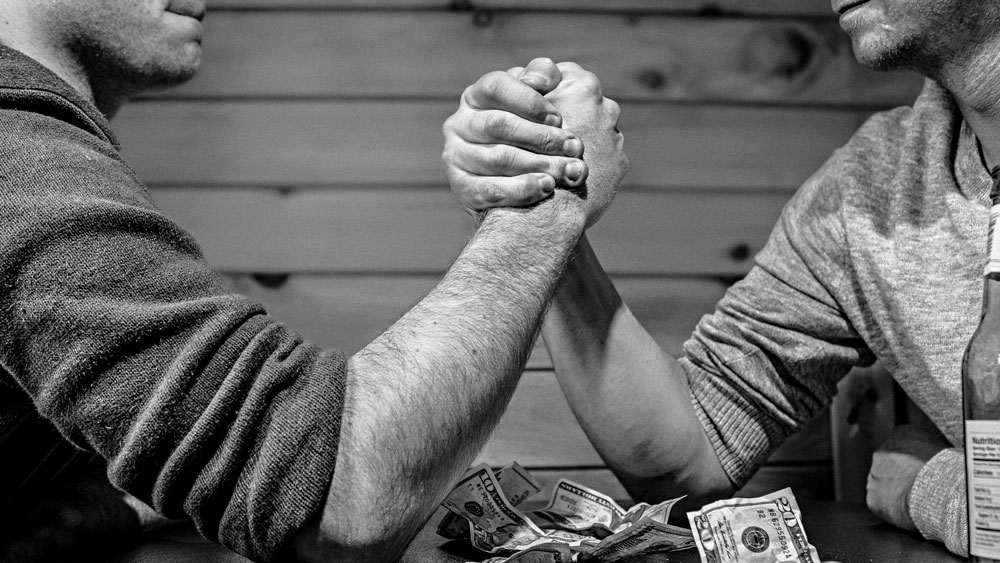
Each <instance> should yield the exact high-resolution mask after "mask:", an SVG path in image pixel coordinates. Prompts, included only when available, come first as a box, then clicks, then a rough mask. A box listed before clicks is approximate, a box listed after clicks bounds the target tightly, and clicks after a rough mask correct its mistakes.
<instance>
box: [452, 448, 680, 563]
mask: <svg viewBox="0 0 1000 563" xmlns="http://www.w3.org/2000/svg"><path fill="white" fill-rule="evenodd" d="M540 489H541V486H540V485H539V484H538V482H537V481H536V480H535V479H534V478H533V477H532V476H531V474H530V473H528V472H527V471H526V470H525V469H524V468H523V467H521V466H520V465H517V464H516V463H515V464H513V465H510V466H507V467H505V468H503V469H502V470H500V471H499V472H498V474H494V473H493V471H492V470H491V469H490V468H489V467H488V466H486V465H480V466H477V467H474V468H472V469H470V470H469V471H468V472H467V473H466V474H465V475H464V476H463V477H462V478H461V479H460V480H459V482H458V484H457V485H456V486H455V488H454V490H452V492H451V493H450V494H449V495H448V497H447V498H446V499H445V501H444V502H443V503H442V504H443V505H444V506H445V507H446V508H448V510H449V511H450V512H449V514H454V515H455V516H454V517H453V518H446V519H445V520H444V521H442V523H441V525H440V526H439V527H438V533H439V534H442V535H445V536H446V537H461V536H462V535H464V536H465V537H468V538H469V540H470V542H471V543H472V545H473V546H474V547H475V548H477V549H479V550H480V551H484V552H486V553H493V554H504V555H507V556H509V557H507V558H506V559H504V558H501V557H495V558H493V559H490V560H489V561H490V563H499V562H501V561H503V562H519V563H563V562H568V561H577V560H579V561H584V560H585V559H586V560H588V561H599V562H601V563H615V562H617V561H620V560H624V559H625V558H628V557H631V556H633V555H636V554H639V553H650V552H654V551H668V550H674V549H683V548H685V547H690V546H692V545H693V544H694V539H693V538H692V536H691V533H690V532H689V531H688V530H686V529H684V528H680V527H677V526H672V525H670V524H668V523H667V520H668V518H669V515H670V509H671V507H673V505H674V504H675V503H676V502H677V501H678V500H680V499H673V500H670V501H667V502H664V503H660V504H657V505H649V504H645V503H640V504H638V505H636V506H634V507H633V508H632V509H630V510H627V511H626V510H625V509H624V508H622V507H621V506H620V505H619V504H618V503H616V502H615V501H614V500H613V499H612V498H611V497H609V496H607V495H604V494H602V493H600V492H598V491H595V490H593V489H590V488H587V487H585V486H583V485H580V484H578V483H574V482H572V481H569V480H567V479H560V480H559V481H558V482H557V483H556V485H555V487H554V488H553V491H552V495H551V496H550V498H549V502H548V504H547V505H546V507H545V508H544V509H542V510H539V511H535V512H529V513H527V514H525V513H522V512H520V511H519V510H518V509H517V508H516V504H517V503H521V502H523V501H524V500H525V499H527V498H528V497H530V496H531V495H533V494H535V493H536V492H538V490H540ZM508 495H510V497H513V498H514V499H515V501H516V502H515V501H511V500H510V497H508ZM449 534H450V535H449ZM555 546H558V547H555ZM594 554H597V555H598V556H597V557H596V558H595V557H592V556H593V555H594Z"/></svg>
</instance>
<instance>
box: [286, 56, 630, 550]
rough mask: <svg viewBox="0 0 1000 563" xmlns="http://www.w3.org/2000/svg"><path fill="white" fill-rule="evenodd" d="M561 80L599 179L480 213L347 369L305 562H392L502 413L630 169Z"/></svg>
mask: <svg viewBox="0 0 1000 563" xmlns="http://www.w3.org/2000/svg"><path fill="white" fill-rule="evenodd" d="M573 70H574V69H570V74H571V75H572V76H571V79H570V80H566V81H563V82H562V83H561V84H560V85H559V86H558V87H557V88H556V89H555V92H554V94H555V96H554V98H555V99H557V100H559V101H560V102H562V103H566V104H569V105H571V106H573V107H574V108H575V109H576V110H577V111H578V112H579V113H580V114H582V115H586V116H587V117H588V119H589V120H590V126H589V128H588V131H587V134H588V135H589V136H590V137H591V138H592V139H593V141H594V145H595V146H598V145H599V146H602V147H603V149H604V150H605V151H606V155H605V157H606V158H605V160H606V164H607V166H606V168H605V170H604V171H603V173H604V178H605V181H604V182H602V183H600V184H599V185H594V186H587V187H586V188H585V192H584V194H585V195H583V196H582V197H581V196H578V195H574V194H572V193H570V192H568V191H564V190H559V191H556V192H555V193H553V194H552V195H551V197H548V198H546V199H544V200H543V201H540V202H539V203H537V204H535V205H534V206H533V207H530V208H516V209H515V208H500V209H493V210H491V211H489V212H488V213H486V214H485V215H484V216H483V219H482V222H481V224H480V226H479V229H478V231H477V233H476V235H475V237H474V238H473V239H472V241H471V242H470V243H469V245H468V246H467V247H466V248H465V250H464V251H463V253H462V254H461V256H459V258H458V260H457V261H456V262H455V264H454V266H453V267H452V269H451V270H450V271H449V273H448V274H447V275H446V276H445V278H444V280H442V282H441V283H440V284H439V285H438V287H437V288H436V289H435V290H433V291H432V292H431V293H430V294H429V295H428V296H427V297H426V298H425V299H424V300H423V301H421V302H420V303H419V304H418V305H417V306H416V307H415V308H414V309H413V310H412V311H410V312H409V313H407V314H406V315H405V316H404V317H403V318H402V319H400V320H399V321H398V322H397V323H396V324H394V325H393V326H392V327H391V328H390V329H389V330H388V331H387V332H386V333H385V334H383V335H382V336H380V337H379V338H378V339H376V340H375V341H374V342H372V344H370V345H369V346H368V347H366V348H365V349H364V350H362V351H361V352H360V353H358V354H357V355H355V356H354V357H353V358H351V360H350V361H349V362H348V373H347V375H348V387H347V395H346V400H345V401H346V402H345V411H344V412H345V418H344V423H343V431H342V433H341V442H340V453H339V454H338V461H337V466H336V468H335V470H334V475H333V479H332V483H331V487H330V491H329V494H328V497H327V502H326V506H325V509H324V512H323V517H322V519H321V521H320V522H319V523H318V524H317V526H316V527H315V528H312V529H310V530H308V531H306V532H305V533H304V534H302V535H301V536H300V542H299V544H300V546H301V547H302V549H300V550H299V552H300V554H302V555H303V556H304V557H303V558H304V559H307V560H311V559H315V558H317V556H318V558H322V557H329V556H330V555H331V554H333V555H336V556H339V557H343V558H345V559H349V560H352V561H369V560H370V561H391V560H394V559H395V558H396V557H397V556H398V555H399V554H400V553H401V552H402V550H403V549H404V548H405V546H406V544H407V543H408V542H409V541H410V539H411V538H412V537H413V535H414V534H415V533H416V532H417V530H418V529H419V528H420V526H421V524H422V523H423V521H424V520H425V519H426V517H427V515H428V514H430V512H431V511H432V509H433V508H434V506H436V505H437V504H438V503H439V502H440V501H441V500H442V499H443V498H444V496H445V494H446V493H447V492H448V489H449V488H450V487H451V485H452V484H453V482H454V481H455V479H456V478H457V477H458V476H459V474H460V473H461V472H462V471H463V470H465V469H466V468H467V467H468V465H469V463H470V462H471V461H472V459H473V457H474V455H475V453H476V451H478V449H479V448H480V447H481V446H482V444H483V443H484V442H485V440H486V437H487V435H488V433H489V431H490V429H491V428H492V427H493V426H494V424H495V423H496V420H497V419H498V418H499V416H500V413H501V412H502V410H503V408H504V407H505V406H506V404H507V402H508V401H509V399H510V396H511V394H512V393H513V390H514V387H515V385H516V383H517V380H518V378H519V376H520V373H521V370H522V368H523V365H524V362H525V360H526V359H527V355H528V353H529V352H530V349H531V345H532V343H533V342H534V338H535V336H536V334H537V329H538V325H539V324H540V320H541V317H542V314H543V313H544V310H545V307H546V306H547V304H548V301H549V298H550V296H551V295H552V293H553V292H554V291H555V287H556V284H557V283H558V281H559V279H560V276H561V274H562V271H563V269H564V268H565V265H566V262H567V261H568V259H569V256H570V254H571V252H572V251H573V249H574V248H575V247H576V244H577V241H578V240H579V237H580V235H581V234H582V232H583V228H584V226H585V225H586V224H587V223H590V222H593V221H594V220H596V217H597V216H599V215H600V214H601V213H602V212H603V210H604V208H605V207H606V206H607V205H609V204H610V202H611V199H612V198H613V195H614V188H615V187H617V184H618V182H619V181H620V180H621V178H622V177H623V176H624V173H625V169H626V167H627V163H628V161H627V159H626V158H625V156H624V154H623V153H622V152H621V148H622V142H621V134H620V133H619V132H618V131H617V129H616V127H615V124H616V123H617V118H618V107H617V104H615V103H614V102H612V101H610V100H607V99H606V98H604V97H603V96H602V95H601V93H600V89H599V88H594V87H593V86H594V84H593V83H592V82H591V81H590V80H589V79H587V77H580V76H577V75H576V74H574V72H573ZM509 78H510V76H509V75H507V74H505V73H493V74H492V75H491V78H490V79H488V80H485V81H483V82H482V89H481V90H480V91H482V90H485V91H486V92H487V93H488V96H503V95H505V94H504V92H507V90H506V88H509V87H511V86H514V87H515V88H516V87H517V86H520V84H519V83H517V82H516V81H515V80H508V79H509ZM581 78H582V79H581ZM468 94H469V92H467V93H466V96H463V101H462V103H461V105H460V109H459V111H458V112H457V113H456V117H453V118H451V119H449V120H448V121H447V122H446V124H445V127H444V132H445V152H444V158H445V160H446V161H447V160H449V159H450V158H453V155H454V150H455V146H456V144H462V143H463V141H461V140H460V139H459V136H458V134H457V129H458V128H460V127H461V125H460V124H461V123H465V121H464V119H465V117H468V116H470V115H475V114H474V113H473V112H475V111H476V110H474V109H473V108H472V107H471V105H472V104H471V103H470V101H471V102H474V100H472V99H471V98H470V97H469V95H468ZM539 107H543V108H544V107H545V104H540V106H539ZM553 138H554V139H555V138H557V137H553ZM563 144H564V143H562V142H558V143H556V144H555V146H556V147H557V149H558V150H561V147H562V145H563ZM571 160H572V159H571V158H568V157H564V159H563V160H562V161H561V164H559V165H557V166H560V167H564V163H566V162H568V161H571ZM344 515H349V516H348V517H345V516H344Z"/></svg>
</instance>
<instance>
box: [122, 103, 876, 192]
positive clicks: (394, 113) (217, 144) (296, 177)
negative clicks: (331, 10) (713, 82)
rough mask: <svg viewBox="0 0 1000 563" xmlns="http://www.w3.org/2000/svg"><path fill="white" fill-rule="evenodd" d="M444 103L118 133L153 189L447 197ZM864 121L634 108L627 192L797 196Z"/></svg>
mask: <svg viewBox="0 0 1000 563" xmlns="http://www.w3.org/2000/svg"><path fill="white" fill-rule="evenodd" d="M456 107H457V105H456V104H453V103H445V102H413V101H405V102H371V101H357V102H307V101H304V102H284V103H275V102H259V101H254V102H235V101H220V102H202V103H184V102H180V101H151V102H145V103H136V104H132V105H131V106H126V107H125V108H124V109H123V110H122V112H121V115H120V116H119V117H118V118H117V119H116V120H115V122H114V128H115V131H116V132H117V133H118V135H119V137H120V139H121V141H122V143H123V145H124V153H125V155H126V158H128V160H129V161H130V162H131V163H132V164H133V165H134V166H135V168H136V169H137V171H138V172H139V174H140V176H141V177H142V178H143V179H144V180H145V181H147V182H149V183H151V184H154V185H156V184H170V185H185V184H188V185H190V184H193V185H204V184H223V185H227V184H228V185H261V184H263V185H277V186H301V185H312V184H322V185H330V184H337V185H357V184H364V185H372V184H375V185H399V186H402V187H408V186H413V185H421V184H423V185H426V184H431V185H436V186H437V185H445V177H444V171H443V166H442V164H441V158H440V154H441V149H442V147H443V144H444V142H443V138H442V136H441V125H442V123H444V120H445V118H446V117H447V116H448V115H450V114H451V113H452V112H453V111H454V110H455V109H456ZM863 116H864V114H862V113H858V112H854V111H838V110H815V109H771V108H735V107H727V106H720V107H710V106H693V107H681V106H673V105H645V104H639V105H633V106H628V107H624V108H623V109H622V114H621V119H620V122H619V123H620V125H619V126H620V129H621V130H622V131H623V132H624V134H625V151H626V153H627V154H628V156H629V159H630V162H631V165H630V168H629V174H628V177H627V178H626V180H625V181H626V185H628V186H645V187H664V186H667V187H726V188H729V187H747V188H769V189H773V188H792V187H798V185H799V184H801V182H802V181H804V180H805V179H806V178H807V177H808V176H809V175H810V174H812V173H813V172H814V171H815V170H816V169H817V168H818V167H819V165H820V164H822V163H823V162H824V161H825V160H826V159H827V158H829V156H830V154H831V153H832V152H833V150H834V149H836V148H837V147H839V146H841V145H842V144H844V142H846V141H847V139H848V138H850V136H851V135H852V134H853V132H854V130H855V128H856V127H857V126H858V125H859V123H860V121H861V119H862V118H863Z"/></svg>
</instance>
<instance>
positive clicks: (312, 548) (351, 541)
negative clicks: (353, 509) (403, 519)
mask: <svg viewBox="0 0 1000 563" xmlns="http://www.w3.org/2000/svg"><path fill="white" fill-rule="evenodd" d="M383 516H387V515H383ZM421 524H422V522H416V523H402V524H398V523H397V524H394V519H393V518H391V517H384V518H380V519H377V520H376V519H373V518H361V519H358V518H352V517H350V516H343V515H341V516H340V517H331V516H330V515H329V511H325V514H324V516H323V518H322V519H321V520H320V521H319V522H315V523H313V524H311V525H310V526H308V527H306V528H305V529H303V530H302V531H300V532H299V534H297V535H296V537H295V538H294V540H293V542H292V546H291V549H290V550H289V552H290V553H289V555H290V556H291V560H292V561H295V562H296V563H300V562H301V563H318V562H323V563H329V562H331V561H351V562H357V563H396V562H397V561H399V560H400V558H402V556H403V553H404V552H405V551H406V548H407V547H408V546H409V544H410V542H411V541H413V538H414V537H415V536H416V534H417V531H419V529H420V525H421Z"/></svg>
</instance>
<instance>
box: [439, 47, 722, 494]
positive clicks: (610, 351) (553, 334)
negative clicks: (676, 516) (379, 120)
mask: <svg viewBox="0 0 1000 563" xmlns="http://www.w3.org/2000/svg"><path fill="white" fill-rule="evenodd" d="M562 69H565V70H566V72H567V73H568V74H569V75H570V76H579V75H581V74H583V75H584V76H586V80H588V81H590V82H591V83H592V84H593V86H592V87H595V88H597V89H599V88H600V86H599V82H597V80H596V78H595V77H593V76H592V75H589V76H587V75H588V74H589V73H583V72H582V69H580V68H579V67H578V66H576V65H572V64H567V63H560V64H559V65H556V64H554V63H552V62H551V61H549V60H547V59H536V60H534V61H532V62H531V63H530V64H529V65H528V66H527V67H525V68H524V69H520V68H517V69H512V70H511V71H510V74H511V75H512V76H516V77H518V78H519V79H520V80H521V81H522V82H524V83H525V84H527V85H530V86H531V88H528V87H527V86H525V85H521V88H520V89H519V90H518V93H519V95H517V96H514V95H512V96H489V95H486V94H484V93H482V92H481V90H483V88H484V83H483V81H482V80H480V81H479V82H477V83H476V84H474V85H473V86H471V87H470V89H469V90H467V92H466V96H467V97H469V98H471V99H473V100H481V101H480V102H479V103H478V104H476V107H477V109H479V110H480V111H481V112H483V113H485V112H488V111H489V112H492V115H494V116H495V119H496V120H497V121H500V120H501V119H504V120H506V122H507V125H506V126H504V127H492V128H491V127H485V126H483V125H482V123H481V122H480V121H481V120H479V121H477V120H476V119H473V118H472V117H468V118H466V119H464V120H462V121H461V122H460V124H459V125H460V127H459V136H460V138H461V139H462V140H463V141H464V143H462V144H460V145H459V146H460V148H461V150H457V151H456V152H455V158H452V159H450V160H446V162H447V163H448V165H449V179H450V180H451V184H452V189H453V191H454V192H455V193H456V197H457V199H458V200H459V202H461V203H462V204H463V205H464V206H465V207H466V208H467V209H469V210H470V211H475V210H477V209H479V208H480V207H489V206H490V205H491V203H490V200H489V199H487V198H481V197H477V195H478V194H481V193H483V192H490V193H493V192H498V191H500V192H502V193H503V195H504V197H503V200H504V201H505V202H506V203H508V204H515V205H524V204H529V203H531V200H530V199H529V198H527V197H524V195H523V194H524V193H527V192H529V191H530V190H525V189H523V188H521V189H514V188H510V189H506V190H505V191H504V190H503V189H502V188H504V187H506V186H508V185H511V184H513V185H517V184H516V182H518V179H519V178H520V179H522V180H521V183H522V184H523V182H524V181H523V178H524V177H525V176H524V173H525V172H526V171H534V172H537V173H541V174H549V175H551V176H552V177H553V178H555V179H556V181H557V182H563V183H564V182H565V172H564V171H565V164H564V162H562V161H561V160H560V159H559V158H557V157H553V156H544V155H551V154H552V151H551V150H550V149H549V146H550V145H551V144H552V139H559V138H560V135H572V136H573V137H574V138H576V137H579V138H580V139H582V140H583V141H584V143H585V147H584V149H583V154H582V155H581V156H582V159H583V162H584V165H585V170H586V171H587V174H588V176H586V177H585V179H586V182H587V184H588V185H593V186H600V185H603V184H607V183H608V182H609V180H608V178H607V175H606V174H605V172H604V170H605V169H606V168H607V167H608V163H607V162H605V160H606V159H605V158H604V157H603V155H605V154H608V153H607V151H606V150H605V149H604V148H603V147H602V146H601V144H600V143H599V142H598V141H599V137H597V138H595V137H594V136H592V135H591V134H590V132H589V129H590V126H589V124H588V122H587V119H586V116H584V115H579V114H577V113H576V112H575V110H574V108H573V107H572V106H571V105H568V104H563V103H560V100H559V99H558V97H555V96H551V95H549V93H550V92H551V91H552V90H553V89H554V88H555V87H556V85H557V84H559V83H560V82H561V81H562V80H563V72H562ZM512 89H514V88H513V87H512ZM543 94H545V95H546V96H545V97H543ZM550 99H551V101H553V102H555V108H556V109H558V110H559V111H560V112H561V117H562V118H563V119H562V128H558V127H556V126H555V125H558V124H552V123H549V125H550V126H549V127H545V123H543V115H542V113H541V112H539V111H537V110H535V109H534V108H535V107H537V106H540V105H542V104H544V102H545V101H546V100H550ZM475 143H482V144H485V145H486V146H489V147H498V146H499V147H504V146H507V145H510V147H508V150H511V151H512V153H513V154H518V155H519V154H520V153H521V152H523V151H533V152H534V153H536V154H535V155H534V159H533V160H528V159H525V158H520V157H519V161H521V162H524V163H525V164H519V165H517V166H514V167H513V169H512V170H511V169H509V168H511V167H508V166H506V164H507V163H509V162H515V160H514V159H513V158H511V159H500V161H499V162H497V159H492V160H491V159H488V158H487V155H486V153H485V151H483V150H481V149H479V150H476V147H475V146H474V144H475ZM494 150H496V149H494ZM546 159H548V163H547V164H544V163H545V162H546ZM532 166H534V167H532ZM505 175H507V176H505ZM508 176H509V177H508ZM498 178H506V179H505V180H503V181H504V182H509V183H510V184H503V183H501V182H499V181H498ZM542 334H543V337H544V338H545V342H546V345H547V347H548V349H549V353H550V355H551V357H552V359H553V362H554V365H555V366H556V375H557V378H558V379H559V382H560V384H561V386H562V387H563V391H564V393H565V394H566V396H567V398H568V400H569V403H570V405H571V407H572V408H573V411H574V412H575V413H576V416H577V419H578V420H579V422H580V424H581V426H582V427H583V428H584V430H585V432H586V433H587V435H588V437H589V438H590V439H591V441H592V442H593V443H594V445H595V447H596V448H597V450H598V451H599V452H601V455H602V456H603V457H604V459H605V460H606V461H607V462H608V464H609V466H610V467H611V468H612V469H613V470H615V472H616V473H617V474H618V476H619V478H620V479H621V480H622V482H623V484H625V486H626V487H627V488H628V489H629V491H630V492H631V493H632V494H633V496H635V498H643V499H653V498H666V497H668V496H671V495H672V496H677V495H680V494H692V492H693V491H704V493H703V495H704V496H718V495H719V494H724V493H726V492H728V491H730V490H731V488H732V484H731V483H730V481H729V479H728V478H726V475H725V473H724V472H723V471H722V468H721V466H720V465H719V462H718V459H717V457H716V455H715V453H714V451H713V449H712V447H711V444H710V443H709V441H708V438H707V436H706V434H705V432H704V431H703V430H702V428H701V425H700V423H699V421H698V420H697V417H696V416H695V413H694V409H693V406H692V405H691V401H690V393H689V391H688V388H687V383H686V378H685V376H684V373H683V371H682V370H681V368H680V366H679V365H678V364H677V362H676V361H675V360H674V359H673V358H670V357H668V356H667V355H665V354H663V352H662V350H661V349H660V347H659V345H658V344H657V343H656V342H655V341H654V340H653V338H652V337H651V336H650V335H649V334H648V332H646V330H645V329H644V328H643V327H642V326H641V325H640V324H639V323H638V322H637V321H636V319H635V317H634V316H633V315H632V313H631V311H630V310H629V309H628V307H627V306H625V304H624V303H623V302H622V300H621V298H620V297H619V296H618V293H617V291H616V290H615V288H614V286H613V284H612V283H611V280H610V279H609V278H608V276H607V274H606V273H605V272H604V270H603V268H602V266H601V265H600V263H599V261H598V259H597V257H596V256H595V254H594V252H593V250H592V249H591V248H590V245H589V244H588V243H587V241H586V239H585V237H584V238H583V239H581V243H580V245H579V248H578V251H577V252H576V255H575V258H574V259H573V260H572V261H571V263H570V265H569V266H568V270H567V272H566V274H565V275H564V278H563V282H562V284H561V286H560V289H559V291H558V293H557V296H556V297H555V299H554V300H553V303H552V307H551V309H550V310H549V312H548V314H547V317H546V321H545V324H544V326H543V329H542ZM623 435H624V436H625V437H626V438H627V439H624V440H623V439H622V436H623ZM665 441H670V442H674V441H676V443H669V444H668V443H664V442H665ZM635 444H640V445H641V447H635ZM663 452H669V454H668V455H662V454H663ZM664 464H672V465H670V466H665V465H664ZM678 490H681V491H683V492H677V491H678ZM703 495H702V494H699V495H695V496H698V497H699V498H701V496H703Z"/></svg>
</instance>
